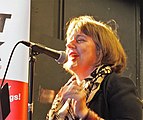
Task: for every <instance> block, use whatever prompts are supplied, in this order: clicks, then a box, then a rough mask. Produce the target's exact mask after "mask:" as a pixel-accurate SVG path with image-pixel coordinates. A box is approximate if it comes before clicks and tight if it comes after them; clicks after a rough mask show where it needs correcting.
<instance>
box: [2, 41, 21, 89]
mask: <svg viewBox="0 0 143 120" xmlns="http://www.w3.org/2000/svg"><path fill="white" fill-rule="evenodd" d="M20 43H22V42H21V41H19V42H17V43H16V44H15V46H14V48H13V49H12V51H11V54H10V57H9V60H8V63H7V66H6V70H5V72H4V76H3V79H2V82H1V86H0V87H1V88H2V87H3V84H4V81H5V77H6V74H7V72H8V68H9V65H10V62H11V59H12V55H13V53H14V50H15V49H16V47H17V46H18V45H19V44H20Z"/></svg>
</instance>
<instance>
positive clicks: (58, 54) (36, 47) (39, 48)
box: [20, 41, 67, 64]
mask: <svg viewBox="0 0 143 120" xmlns="http://www.w3.org/2000/svg"><path fill="white" fill-rule="evenodd" d="M20 42H21V43H22V44H24V45H26V46H27V47H30V48H32V49H33V51H35V52H38V53H44V54H46V55H48V56H50V57H52V58H54V59H55V61H56V62H58V63H59V64H64V63H65V62H66V61H67V55H66V53H65V51H58V50H54V49H51V48H48V47H46V46H44V45H42V44H39V43H33V42H27V41H20Z"/></svg>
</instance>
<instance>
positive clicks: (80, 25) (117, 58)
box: [66, 16, 127, 73]
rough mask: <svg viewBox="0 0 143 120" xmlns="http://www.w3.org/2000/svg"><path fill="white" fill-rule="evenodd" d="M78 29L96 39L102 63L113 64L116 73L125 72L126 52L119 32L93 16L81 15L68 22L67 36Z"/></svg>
mask: <svg viewBox="0 0 143 120" xmlns="http://www.w3.org/2000/svg"><path fill="white" fill-rule="evenodd" d="M77 31H81V32H82V33H84V34H85V35H87V36H90V37H92V39H93V40H94V41H95V44H96V48H97V52H98V53H97V55H98V54H100V55H99V56H100V57H99V58H100V64H105V65H111V67H112V70H113V71H114V72H116V73H121V72H123V70H124V68H125V67H126V58H127V57H126V53H125V51H124V49H123V47H122V45H121V43H120V41H119V38H118V36H117V34H116V33H115V32H114V30H112V28H111V27H110V26H109V25H107V24H105V23H103V22H100V21H96V20H95V19H94V18H93V17H92V16H79V17H75V18H73V19H71V20H70V21H69V22H68V23H67V31H66V38H67V39H69V38H68V37H70V36H71V34H72V33H73V32H77ZM99 51H100V52H99ZM97 57H98V56H97Z"/></svg>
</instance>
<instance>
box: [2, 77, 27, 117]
mask: <svg viewBox="0 0 143 120" xmlns="http://www.w3.org/2000/svg"><path fill="white" fill-rule="evenodd" d="M5 83H8V85H9V94H10V96H9V100H10V109H11V112H10V114H9V115H8V117H7V118H6V120H27V113H28V108H27V106H28V83H25V82H20V81H19V80H5Z"/></svg>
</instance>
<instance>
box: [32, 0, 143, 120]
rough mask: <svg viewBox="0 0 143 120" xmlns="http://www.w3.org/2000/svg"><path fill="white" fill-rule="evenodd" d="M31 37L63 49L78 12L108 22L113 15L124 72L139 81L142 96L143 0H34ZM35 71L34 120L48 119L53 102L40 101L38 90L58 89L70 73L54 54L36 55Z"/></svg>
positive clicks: (136, 82)
mask: <svg viewBox="0 0 143 120" xmlns="http://www.w3.org/2000/svg"><path fill="white" fill-rule="evenodd" d="M31 6H32V9H31V41H34V42H38V43H41V44H44V45H46V46H48V47H50V48H54V49H58V50H64V49H65V47H64V44H65V42H64V32H65V23H66V22H67V20H69V18H71V17H74V16H79V15H92V16H94V17H95V18H96V19H97V20H101V21H104V22H108V21H110V20H111V19H114V20H115V21H116V22H117V24H118V26H119V27H118V34H119V36H120V39H121V43H122V44H123V47H124V48H125V51H126V53H127V55H128V66H127V69H126V71H125V73H124V75H125V76H128V77H130V78H131V79H132V80H133V81H134V82H135V84H136V85H137V87H138V89H139V92H140V95H141V96H142V97H143V82H142V81H143V75H142V73H143V61H142V58H143V47H142V40H143V35H142V32H141V30H142V31H143V25H142V20H143V15H142V14H143V13H142V9H143V8H142V7H141V6H142V1H136V0H32V4H31ZM36 58H37V61H36V67H35V73H34V75H35V76H34V91H33V92H34V114H33V115H34V116H33V117H34V118H33V119H34V120H41V119H45V115H46V113H47V111H48V110H49V108H50V106H51V104H50V103H49V104H46V103H41V102H40V101H39V91H40V89H41V88H43V89H52V90H55V91H57V90H58V89H59V88H60V87H61V86H62V85H63V84H64V83H65V82H66V81H67V79H68V78H69V77H70V75H69V74H67V73H66V72H65V71H64V70H63V69H62V65H58V64H57V63H56V62H55V61H54V60H53V59H52V58H50V57H48V56H46V55H38V56H36Z"/></svg>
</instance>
